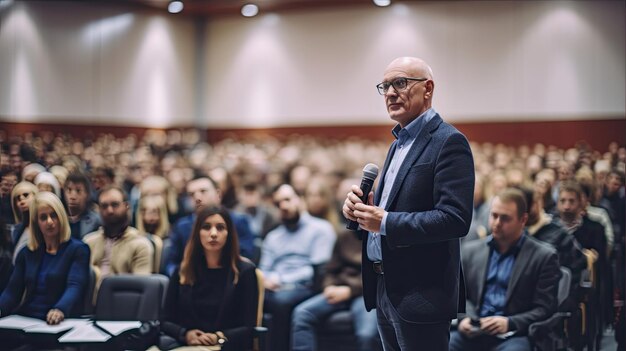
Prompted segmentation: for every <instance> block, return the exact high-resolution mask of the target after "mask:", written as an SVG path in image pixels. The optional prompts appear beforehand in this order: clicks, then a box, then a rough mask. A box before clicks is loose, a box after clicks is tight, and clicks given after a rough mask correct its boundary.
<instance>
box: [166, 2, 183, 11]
mask: <svg viewBox="0 0 626 351" xmlns="http://www.w3.org/2000/svg"><path fill="white" fill-rule="evenodd" d="M183 7H184V5H183V2H182V1H178V0H175V1H171V2H170V4H169V5H167V10H168V11H169V12H170V13H179V12H180V11H182V10H183Z"/></svg>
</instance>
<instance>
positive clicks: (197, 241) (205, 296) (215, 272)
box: [160, 207, 259, 351]
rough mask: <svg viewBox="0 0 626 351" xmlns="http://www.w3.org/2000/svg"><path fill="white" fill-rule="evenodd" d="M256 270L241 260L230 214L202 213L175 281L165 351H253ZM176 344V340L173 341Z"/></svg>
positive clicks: (216, 210) (165, 325) (164, 327)
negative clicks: (194, 349) (191, 349)
mask: <svg viewBox="0 0 626 351" xmlns="http://www.w3.org/2000/svg"><path fill="white" fill-rule="evenodd" d="M258 293H259V291H258V286H257V279H256V273H255V267H254V265H253V264H252V263H250V262H249V261H244V260H243V259H242V258H241V256H239V242H238V240H237V233H236V232H235V228H234V226H233V222H232V220H231V218H230V215H229V214H228V211H227V210H226V209H225V208H223V207H219V208H218V207H207V208H202V209H200V210H199V211H198V214H197V218H196V222H195V223H194V226H193V231H192V233H191V238H190V239H189V242H188V243H187V246H186V247H185V254H184V256H183V261H182V262H181V265H180V271H176V272H175V273H174V275H173V276H172V277H171V279H170V286H169V289H168V297H167V300H166V305H165V314H166V316H165V321H164V323H163V325H162V331H163V332H164V333H165V335H166V336H168V337H169V338H168V337H164V338H162V339H161V340H162V342H161V345H160V346H161V349H171V348H174V347H177V346H180V345H216V344H222V350H223V351H227V350H237V351H243V350H249V349H251V348H252V335H253V334H252V333H253V329H254V326H255V325H256V314H257V306H258ZM172 339H173V340H172Z"/></svg>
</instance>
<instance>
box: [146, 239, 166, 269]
mask: <svg viewBox="0 0 626 351" xmlns="http://www.w3.org/2000/svg"><path fill="white" fill-rule="evenodd" d="M146 238H148V240H149V241H150V243H151V244H152V248H153V249H154V257H153V260H152V273H157V274H158V273H160V272H161V261H162V260H163V256H162V253H163V239H161V238H159V237H158V236H156V235H154V234H149V233H146Z"/></svg>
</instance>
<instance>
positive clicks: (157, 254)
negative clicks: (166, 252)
mask: <svg viewBox="0 0 626 351" xmlns="http://www.w3.org/2000/svg"><path fill="white" fill-rule="evenodd" d="M135 218H136V219H135V222H136V223H137V230H139V232H140V233H142V234H144V235H145V236H146V237H147V238H148V240H150V243H151V244H152V247H153V248H154V260H153V262H154V266H153V267H152V273H159V272H160V270H161V269H160V267H161V259H162V257H161V254H162V252H163V239H165V238H167V237H168V236H169V232H170V222H169V221H168V219H167V206H166V205H165V200H164V199H163V197H162V196H159V195H150V196H142V197H141V198H140V199H139V205H138V206H137V212H136V214H135Z"/></svg>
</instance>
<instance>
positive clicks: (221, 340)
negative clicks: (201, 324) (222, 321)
mask: <svg viewBox="0 0 626 351" xmlns="http://www.w3.org/2000/svg"><path fill="white" fill-rule="evenodd" d="M215 335H217V343H218V344H219V345H224V344H225V343H226V342H227V341H228V338H227V337H226V336H225V335H224V333H222V332H221V331H216V332H215Z"/></svg>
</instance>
